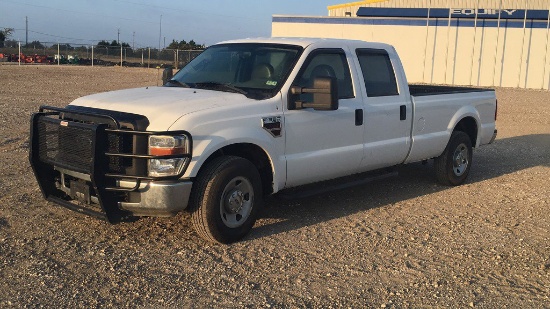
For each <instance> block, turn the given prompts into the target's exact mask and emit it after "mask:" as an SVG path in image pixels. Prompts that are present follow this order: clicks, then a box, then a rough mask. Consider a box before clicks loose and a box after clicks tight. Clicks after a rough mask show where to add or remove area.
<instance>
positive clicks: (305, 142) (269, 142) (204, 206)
mask: <svg viewBox="0 0 550 309" xmlns="http://www.w3.org/2000/svg"><path fill="white" fill-rule="evenodd" d="M163 79H164V81H165V84H164V86H163V87H143V88H136V89H128V90H120V91H113V92H107V93H100V94H95V95H90V96H86V97H82V98H79V99H77V100H75V101H73V102H72V103H71V104H69V105H68V106H67V107H65V108H57V107H51V106H43V107H41V108H40V111H39V112H38V113H36V114H34V115H33V117H32V126H31V137H32V138H31V151H30V161H31V164H32V167H33V169H34V172H35V175H36V177H37V180H38V183H39V185H40V188H41V190H42V192H43V194H44V196H45V197H46V198H47V199H48V200H50V201H52V202H55V203H58V204H61V205H63V206H65V207H68V208H71V209H74V210H78V211H81V212H84V213H87V214H90V215H96V216H103V217H106V218H107V219H108V220H109V221H110V222H118V221H120V220H124V219H126V218H129V217H131V216H170V215H174V214H175V213H177V212H179V211H182V210H184V209H188V210H189V211H190V212H191V214H192V215H191V218H192V222H193V225H194V227H195V228H196V230H197V232H198V234H199V235H200V236H202V237H204V238H205V239H207V240H210V241H214V242H221V243H230V242H234V241H237V240H239V239H241V238H242V237H243V236H245V235H246V234H247V233H248V232H249V231H250V230H251V228H252V226H253V225H254V223H255V220H256V218H257V216H258V212H259V210H260V208H261V206H262V200H263V197H264V196H266V195H270V194H274V193H277V192H279V191H281V190H283V189H287V188H292V187H297V186H301V185H305V184H311V183H316V182H319V181H322V180H328V179H333V178H338V177H342V176H346V175H350V174H355V173H360V172H366V171H371V170H376V169H381V168H386V167H392V166H396V165H401V164H407V163H411V162H418V161H423V160H427V159H432V158H433V159H434V160H435V174H436V176H437V179H438V180H439V182H441V183H443V184H445V185H460V184H462V183H463V182H464V181H465V180H466V177H467V176H468V173H469V171H470V168H471V166H472V148H475V147H478V146H481V145H484V144H489V143H491V142H492V141H493V140H494V139H495V137H496V132H497V131H496V124H495V122H496V111H497V103H496V98H495V92H494V91H493V90H490V89H479V88H461V87H446V86H430V85H414V86H413V85H409V84H408V83H407V79H406V77H405V72H404V71H403V67H402V65H401V61H400V60H399V57H398V55H397V53H396V51H395V49H394V48H393V47H392V46H390V45H387V44H380V43H369V42H362V41H351V40H332V39H283V38H270V39H247V40H238V41H230V42H224V43H220V44H217V45H214V46H212V47H210V48H208V49H207V50H206V51H204V52H203V53H202V54H200V55H199V56H198V57H197V58H195V59H194V60H193V61H191V62H190V63H189V64H188V65H187V66H185V67H184V68H182V69H181V70H180V71H179V72H178V73H177V74H176V75H175V76H173V77H172V76H171V70H170V69H169V70H167V71H165V75H164V76H163Z"/></svg>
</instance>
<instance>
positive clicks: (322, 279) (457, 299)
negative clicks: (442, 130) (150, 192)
mask: <svg viewBox="0 0 550 309" xmlns="http://www.w3.org/2000/svg"><path fill="white" fill-rule="evenodd" d="M158 77H159V72H158V71H157V70H154V69H151V70H147V69H126V68H116V67H115V68H84V67H69V66H61V67H57V66H24V67H17V66H6V65H4V66H0V98H1V100H0V111H1V118H0V119H1V126H0V162H1V164H0V175H1V176H0V188H1V190H0V257H1V260H0V277H1V278H2V280H0V291H1V292H0V307H3V308H12V307H13V308H22V307H84V308H93V307H140V308H173V307H197V308H203V307H215V308H228V307H238V308H240V307H250V308H256V307H266V308H269V307H275V308H288V307H326V308H330V307H344V306H345V307H353V308H357V307H372V308H419V307H420V308H423V307H430V308H431V307H451V308H464V307H479V308H549V307H550V305H549V304H550V299H549V298H550V250H549V249H550V239H549V238H550V212H549V211H548V209H549V206H550V182H549V179H550V120H549V119H550V92H546V91H534V90H517V89H497V96H498V98H499V118H498V128H499V137H498V139H497V140H496V141H495V143H494V144H492V145H489V146H484V147H481V148H480V149H477V150H476V151H475V153H474V165H473V167H472V171H471V174H470V178H469V179H468V182H467V184H465V185H463V186H460V187H454V188H449V187H443V186H440V185H437V184H436V183H435V181H434V176H433V173H432V172H433V170H432V166H431V164H428V165H420V164H413V165H409V166H405V167H402V168H400V170H399V176H397V177H391V178H388V179H384V180H380V181H376V182H372V183H367V184H363V185H360V186H356V187H352V188H348V189H342V190H338V191H333V192H330V193H323V194H320V195H316V196H313V197H307V198H301V199H284V198H281V197H277V196H276V197H272V198H270V199H268V200H267V202H266V208H265V210H264V211H263V214H262V218H261V219H259V220H258V222H257V224H256V226H255V227H254V229H253V230H252V233H251V234H250V235H249V236H248V237H247V238H246V239H245V240H243V241H241V242H239V243H236V244H233V245H229V246H223V245H212V244H210V243H206V242H205V241H203V240H201V239H200V238H198V237H197V235H196V234H195V232H194V231H193V229H192V227H191V225H190V222H189V221H190V220H189V219H190V218H189V215H188V214H185V213H182V214H180V215H178V216H176V217H173V218H143V219H140V220H139V221H137V222H134V223H122V224H118V225H109V224H107V223H105V222H102V221H99V220H97V219H94V218H91V217H86V216H83V215H80V214H77V213H74V212H71V211H69V210H66V209H64V208H62V207H59V206H57V205H54V204H51V203H48V202H46V201H45V200H44V199H43V198H42V196H41V194H40V192H39V189H38V186H37V184H36V181H35V180H34V177H33V175H32V172H31V168H30V166H29V163H28V160H27V148H28V143H29V140H28V127H29V116H30V114H31V113H32V112H33V111H36V110H37V108H38V106H39V105H41V104H50V105H56V106H64V105H66V104H68V103H69V102H70V101H71V100H73V99H75V98H77V97H79V96H82V95H86V94H90V93H95V92H100V91H107V90H113V89H121V88H129V87H137V86H145V85H155V84H156V83H157V80H158Z"/></svg>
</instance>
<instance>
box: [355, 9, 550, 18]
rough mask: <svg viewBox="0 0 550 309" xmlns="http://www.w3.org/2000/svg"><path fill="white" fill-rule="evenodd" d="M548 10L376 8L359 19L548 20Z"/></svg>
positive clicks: (362, 13)
mask: <svg viewBox="0 0 550 309" xmlns="http://www.w3.org/2000/svg"><path fill="white" fill-rule="evenodd" d="M549 13H550V12H549V11H548V10H513V9H504V10H499V9H441V8H433V9H427V8H422V9H419V8H411V9H407V8H374V7H361V8H359V10H358V11H357V16H358V17H405V18H406V17H409V18H449V16H450V17H451V18H471V19H474V18H476V17H477V18H478V19H498V18H499V16H500V19H522V20H523V19H524V18H526V19H531V20H548V14H549Z"/></svg>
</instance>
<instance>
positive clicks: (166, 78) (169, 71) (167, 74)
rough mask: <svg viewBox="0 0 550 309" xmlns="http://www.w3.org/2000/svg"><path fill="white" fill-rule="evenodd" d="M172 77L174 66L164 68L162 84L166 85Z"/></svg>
mask: <svg viewBox="0 0 550 309" xmlns="http://www.w3.org/2000/svg"><path fill="white" fill-rule="evenodd" d="M172 77H174V73H173V71H172V67H167V68H164V71H162V84H163V85H165V84H166V83H167V82H168V81H169V80H171V79H172Z"/></svg>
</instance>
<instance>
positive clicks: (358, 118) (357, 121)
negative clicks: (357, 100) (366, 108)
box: [355, 109, 363, 126]
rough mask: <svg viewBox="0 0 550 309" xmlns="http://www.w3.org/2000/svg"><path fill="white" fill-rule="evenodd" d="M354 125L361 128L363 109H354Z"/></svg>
mask: <svg viewBox="0 0 550 309" xmlns="http://www.w3.org/2000/svg"><path fill="white" fill-rule="evenodd" d="M355 125H356V126H362V125H363V109H356V110H355Z"/></svg>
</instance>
